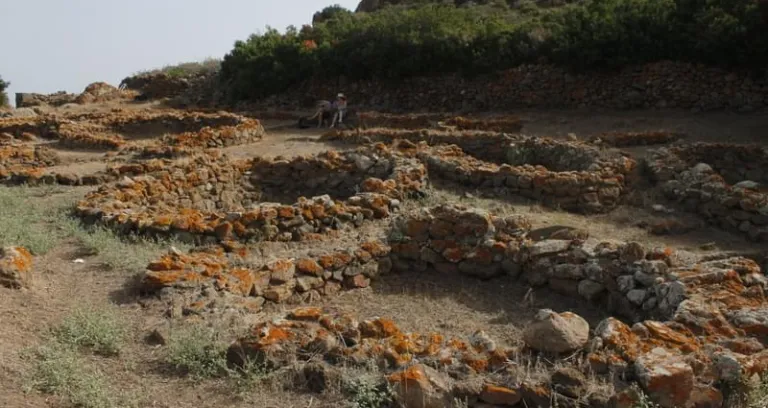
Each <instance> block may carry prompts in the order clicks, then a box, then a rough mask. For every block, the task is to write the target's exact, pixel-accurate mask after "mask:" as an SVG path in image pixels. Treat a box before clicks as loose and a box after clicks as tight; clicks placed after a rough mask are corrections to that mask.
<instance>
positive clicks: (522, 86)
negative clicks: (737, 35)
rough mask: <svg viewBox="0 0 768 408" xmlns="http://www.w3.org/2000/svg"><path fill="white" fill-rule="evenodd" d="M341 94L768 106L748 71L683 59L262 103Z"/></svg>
mask: <svg viewBox="0 0 768 408" xmlns="http://www.w3.org/2000/svg"><path fill="white" fill-rule="evenodd" d="M339 91H342V92H344V93H345V94H346V95H347V96H348V97H349V103H350V105H351V106H355V107H358V108H360V109H374V110H383V111H406V112H423V111H429V112H444V111H451V112H455V111H505V110H509V109H519V108H528V107H535V108H579V107H593V108H610V109H636V108H682V109H691V110H694V111H708V110H718V109H727V110H736V111H744V112H747V111H753V110H758V109H763V108H764V107H765V106H766V105H768V82H766V81H765V80H757V79H752V78H750V77H749V76H748V75H746V74H741V73H734V72H727V71H724V70H721V69H718V68H712V67H706V66H701V65H695V64H687V63H680V62H659V63H654V64H648V65H644V66H635V67H627V68H624V69H622V70H621V71H618V72H614V73H602V74H601V73H587V74H573V73H568V72H567V71H565V70H563V69H561V68H557V67H554V66H549V65H524V66H521V67H518V68H515V69H511V70H508V71H504V72H500V73H497V74H495V75H492V76H483V77H479V78H475V79H465V78H460V77H458V76H445V77H437V78H434V77H432V78H412V79H403V80H398V81H396V82H389V83H388V82H386V81H368V82H345V81H339V83H338V84H337V83H336V81H322V82H317V83H314V84H310V85H308V86H306V87H297V88H296V89H293V90H291V91H289V92H287V93H285V94H283V95H279V96H276V97H271V98H267V99H265V100H263V101H261V103H260V104H259V105H261V106H272V107H286V108H287V107H294V108H295V107H297V103H299V101H305V100H308V101H314V100H317V99H327V98H328V96H329V95H335V94H336V93H337V92H339Z"/></svg>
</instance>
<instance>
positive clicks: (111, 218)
mask: <svg viewBox="0 0 768 408" xmlns="http://www.w3.org/2000/svg"><path fill="white" fill-rule="evenodd" d="M393 155H394V154H393V153H392V152H390V151H389V150H388V149H387V148H386V147H384V146H377V147H373V148H370V149H369V150H367V151H366V150H362V151H359V152H356V153H355V155H353V154H350V153H345V154H344V155H343V156H342V155H339V154H338V153H335V152H329V153H327V154H326V158H331V159H333V161H335V163H336V165H337V166H340V167H341V168H350V165H352V164H353V163H374V162H375V161H376V160H374V159H372V157H374V156H377V157H383V158H387V160H389V161H390V162H391V163H394V167H393V168H392V169H391V173H390V176H389V178H388V179H387V180H381V179H378V178H375V177H368V178H365V179H364V180H361V184H360V192H356V193H355V194H354V195H352V196H349V197H345V199H344V200H334V199H332V198H331V197H330V196H328V195H323V196H319V197H314V198H311V199H307V198H304V197H295V200H294V201H291V203H290V204H278V203H271V202H263V201H262V192H261V190H260V188H261V187H260V186H259V185H258V184H257V185H253V184H251V182H250V178H249V177H248V176H247V175H246V173H249V174H251V173H253V172H256V173H258V174H264V173H263V172H264V171H265V169H268V168H269V167H271V166H275V167H279V166H281V164H280V162H279V161H278V162H277V163H276V162H267V161H264V160H262V159H255V160H241V161H229V160H227V159H226V158H221V157H219V156H218V155H217V154H215V153H213V152H211V153H207V154H201V155H198V156H194V157H191V158H190V160H189V161H187V162H184V163H178V162H172V161H168V160H152V161H149V162H137V163H128V164H124V165H121V166H119V167H118V168H117V169H116V170H117V172H118V173H119V174H120V175H121V177H123V179H122V180H121V181H120V182H118V183H116V184H110V185H105V186H102V187H101V188H100V189H99V190H97V191H95V192H92V193H90V194H88V195H87V196H86V198H85V200H84V201H82V202H81V203H80V204H79V205H78V207H77V213H78V214H79V215H80V216H81V217H83V218H84V219H85V220H87V221H89V222H100V223H103V224H106V225H108V226H112V227H115V228H118V229H119V230H121V231H123V232H135V233H140V234H148V235H160V236H168V235H172V236H175V237H176V238H178V239H180V240H182V241H186V242H203V243H216V242H220V241H228V240H236V241H237V240H239V241H246V240H250V241H262V240H266V241H291V240H302V239H311V238H312V237H315V236H317V234H324V233H327V232H329V231H332V230H337V229H341V228H344V227H351V226H359V225H361V223H362V222H363V221H364V220H366V219H378V218H385V217H387V216H389V214H390V211H391V209H393V208H396V207H398V206H399V203H400V199H401V198H402V197H403V196H404V195H410V194H415V193H416V192H418V191H419V190H420V189H422V188H423V185H424V182H425V179H426V172H425V170H424V167H423V165H421V164H420V163H410V162H409V161H408V160H405V159H403V160H400V159H398V160H394V159H393ZM319 160H320V161H323V160H324V159H319ZM299 162H301V160H297V161H295V163H299ZM304 162H306V160H305V161H304ZM400 163H403V166H400V165H399V164H400ZM406 164H407V165H408V166H406ZM354 165H355V166H356V165H357V164H354ZM288 167H291V165H290V164H288ZM131 174H141V175H139V176H136V177H133V178H130V177H128V176H129V175H131ZM271 174H273V173H271ZM339 174H341V173H339ZM345 178H346V177H345V176H341V179H345ZM295 182H297V180H296V179H295V178H292V179H291V180H290V182H289V183H295ZM327 182H330V183H333V180H328V181H327ZM289 185H290V184H286V185H285V187H287V186H289Z"/></svg>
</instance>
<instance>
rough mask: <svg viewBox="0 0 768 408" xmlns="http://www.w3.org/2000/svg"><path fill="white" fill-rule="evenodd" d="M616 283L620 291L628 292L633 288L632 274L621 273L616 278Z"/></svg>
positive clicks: (633, 279) (633, 278)
mask: <svg viewBox="0 0 768 408" xmlns="http://www.w3.org/2000/svg"><path fill="white" fill-rule="evenodd" d="M616 284H617V285H618V286H619V290H620V291H621V293H628V292H629V291H630V290H632V289H634V288H635V277H634V276H632V275H622V276H619V277H618V278H616Z"/></svg>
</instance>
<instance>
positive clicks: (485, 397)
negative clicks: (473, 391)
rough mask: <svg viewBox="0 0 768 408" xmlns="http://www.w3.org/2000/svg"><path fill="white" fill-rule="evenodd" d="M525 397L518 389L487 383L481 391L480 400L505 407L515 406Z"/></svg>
mask: <svg viewBox="0 0 768 408" xmlns="http://www.w3.org/2000/svg"><path fill="white" fill-rule="evenodd" d="M521 399H523V396H522V394H521V393H520V391H518V390H512V389H509V388H505V387H498V386H495V385H490V384H486V385H485V387H484V388H483V391H482V392H481V393H480V401H483V402H487V403H489V404H493V405H500V406H504V407H513V406H515V405H517V404H518V403H519V402H520V400H521Z"/></svg>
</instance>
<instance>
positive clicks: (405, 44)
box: [222, 0, 768, 100]
mask: <svg viewBox="0 0 768 408" xmlns="http://www.w3.org/2000/svg"><path fill="white" fill-rule="evenodd" d="M376 3H378V4H376ZM388 3H389V2H387V1H383V2H375V1H374V2H368V1H364V2H362V3H361V4H360V6H359V7H358V10H375V11H374V12H370V13H352V12H351V11H349V10H344V9H342V8H340V7H336V6H332V7H329V8H326V9H325V10H323V11H321V12H320V15H322V18H318V17H317V16H316V18H315V23H314V24H313V25H312V26H309V25H306V26H304V27H302V28H301V29H300V30H299V29H292V28H289V30H288V31H287V32H286V33H285V34H281V33H279V32H278V31H275V30H269V31H267V32H265V33H264V34H262V35H252V36H251V37H250V38H248V39H247V40H245V41H238V42H237V43H236V44H235V47H234V49H233V50H232V51H231V52H230V53H229V54H228V55H226V56H225V58H224V61H223V64H222V79H224V81H225V82H226V83H228V84H230V85H231V88H232V89H233V91H234V92H233V95H232V96H233V97H234V99H236V100H242V99H252V98H259V97H263V96H266V95H270V94H274V93H279V92H283V91H285V90H286V89H289V88H290V87H292V86H295V85H297V84H300V83H302V82H304V81H306V80H307V79H309V78H313V77H314V78H336V77H339V76H343V77H345V78H348V79H351V80H360V79H364V80H367V79H374V78H377V79H402V78H409V77H417V76H424V75H436V74H445V73H460V74H461V75H462V76H473V75H479V74H483V73H489V72H494V71H498V70H503V69H506V68H511V67H516V66H520V65H522V64H526V63H531V62H542V61H547V62H550V63H553V64H555V65H557V66H561V67H565V68H568V69H569V70H577V71H604V70H610V69H617V68H621V67H624V66H628V65H632V64H643V63H648V62H655V61H660V60H673V61H686V62H693V63H703V64H707V65H715V66H724V67H729V68H736V69H749V70H753V71H757V72H761V71H763V70H764V69H765V67H766V66H768V30H765V22H764V21H763V18H762V13H763V12H762V11H761V7H760V5H759V4H758V3H757V2H755V0H735V1H734V0H727V1H726V0H712V1H700V0H662V1H659V0H653V1H650V0H586V1H584V2H580V3H578V4H569V5H566V6H563V7H556V8H543V7H538V6H536V5H535V4H533V3H528V2H527V3H525V4H524V5H517V6H515V7H509V5H508V4H506V3H504V2H501V3H499V2H493V3H492V4H490V5H489V4H486V5H481V6H474V7H470V6H464V7H456V6H455V4H453V3H450V4H443V3H440V4H435V3H434V2H421V1H414V2H409V3H412V4H405V5H406V6H408V7H402V6H403V4H401V3H400V2H397V3H396V4H395V5H397V7H395V6H392V4H388ZM422 3H423V4H422ZM763 4H765V3H763ZM489 7H496V8H495V9H496V10H498V11H497V12H488V8H489ZM764 8H765V7H763V10H764Z"/></svg>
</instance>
